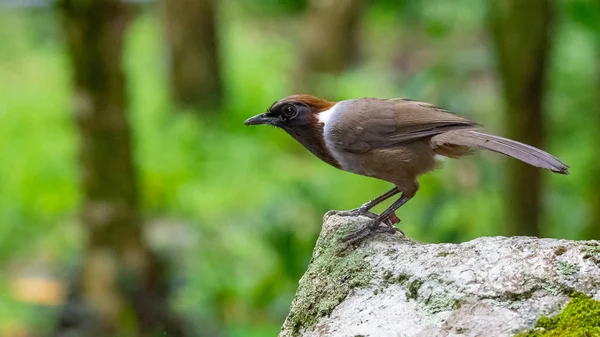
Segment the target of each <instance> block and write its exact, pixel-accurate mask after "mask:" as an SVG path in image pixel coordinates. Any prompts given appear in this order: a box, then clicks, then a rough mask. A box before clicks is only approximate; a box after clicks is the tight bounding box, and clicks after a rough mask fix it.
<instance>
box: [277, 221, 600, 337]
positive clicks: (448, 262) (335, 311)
mask: <svg viewBox="0 0 600 337" xmlns="http://www.w3.org/2000/svg"><path fill="white" fill-rule="evenodd" d="M324 220H325V221H324V224H323V229H322V231H321V234H320V236H319V239H318V241H317V244H316V247H315V249H314V251H313V257H312V260H311V262H310V265H309V266H308V269H307V271H306V273H305V274H304V276H303V277H302V279H301V280H300V282H299V287H298V290H297V293H296V297H295V298H294V300H293V302H292V305H291V310H290V313H289V315H288V317H287V318H286V320H285V323H284V325H283V327H282V329H281V332H280V334H279V336H280V337H287V336H290V337H296V336H306V337H308V336H344V337H358V336H369V337H376V336H386V337H387V336H407V337H408V336H423V337H432V336H514V335H515V334H518V333H522V332H526V331H528V330H531V329H534V328H535V327H536V323H537V322H538V320H539V319H540V317H542V316H548V317H550V316H554V315H557V314H559V313H560V312H561V311H562V310H563V309H564V308H565V306H567V304H568V303H569V301H570V300H571V296H572V294H581V295H582V296H583V295H587V296H589V298H590V301H593V300H600V241H569V240H555V239H538V238H534V237H511V238H507V237H482V238H478V239H475V240H473V241H469V242H465V243H461V244H423V243H419V242H416V241H413V240H410V239H407V238H404V237H403V236H402V235H401V234H400V233H397V234H389V233H380V234H374V235H371V236H369V237H368V238H366V239H365V240H363V241H362V242H361V243H360V244H357V245H347V244H345V243H344V242H343V241H342V240H341V238H343V237H344V236H345V235H347V234H348V233H350V232H351V231H352V230H354V229H355V228H358V227H359V226H364V225H365V223H366V222H367V221H368V220H369V219H368V218H363V217H343V216H339V215H336V213H335V212H329V213H328V214H326V215H325V218H324ZM584 298H588V297H585V296H584ZM592 299H593V300H592ZM594 303H597V302H594ZM599 314H600V312H599ZM537 329H538V330H540V329H542V328H537ZM599 329H600V328H599Z"/></svg>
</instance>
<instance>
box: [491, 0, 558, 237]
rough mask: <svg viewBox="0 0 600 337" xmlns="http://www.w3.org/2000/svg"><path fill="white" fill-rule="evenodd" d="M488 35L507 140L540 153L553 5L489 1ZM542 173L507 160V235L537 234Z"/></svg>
mask: <svg viewBox="0 0 600 337" xmlns="http://www.w3.org/2000/svg"><path fill="white" fill-rule="evenodd" d="M491 4H492V13H491V14H492V31H493V35H494V40H495V41H494V42H495V45H496V51H497V55H498V67H499V72H500V75H501V78H502V82H503V85H504V98H505V101H506V111H507V116H508V124H507V136H508V137H509V138H512V139H515V140H518V141H521V142H524V143H526V144H529V145H533V146H535V147H539V148H542V149H543V148H544V144H545V141H544V138H545V131H546V130H545V118H544V91H545V87H546V73H547V71H546V70H547V63H548V59H549V53H550V31H551V23H552V16H553V11H554V8H553V7H554V2H553V0H527V1H522V0H503V1H491ZM542 174H543V173H542V170H540V169H538V168H536V167H533V166H529V165H526V164H523V163H521V162H519V161H516V160H510V161H509V163H508V172H507V175H508V177H507V184H508V186H507V193H506V197H507V206H508V209H507V214H508V219H507V233H508V234H509V235H535V236H538V235H539V233H540V227H539V226H540V213H541V208H542V192H543V186H542Z"/></svg>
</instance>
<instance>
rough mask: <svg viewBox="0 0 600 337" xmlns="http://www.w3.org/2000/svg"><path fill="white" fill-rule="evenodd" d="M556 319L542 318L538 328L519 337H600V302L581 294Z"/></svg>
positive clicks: (537, 325) (574, 297)
mask: <svg viewBox="0 0 600 337" xmlns="http://www.w3.org/2000/svg"><path fill="white" fill-rule="evenodd" d="M571 297H572V298H573V299H572V300H571V301H570V302H569V304H567V306H566V307H565V309H564V310H563V311H562V312H561V313H560V314H558V315H556V316H554V317H542V318H540V319H539V320H538V322H537V324H536V326H535V327H536V328H535V329H533V330H531V331H527V332H524V333H521V334H519V335H517V337H580V336H581V337H587V336H589V337H592V336H600V302H598V301H595V300H593V299H591V298H590V297H588V296H585V295H583V294H580V293H573V294H572V295H571Z"/></svg>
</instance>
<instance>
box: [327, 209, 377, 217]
mask: <svg viewBox="0 0 600 337" xmlns="http://www.w3.org/2000/svg"><path fill="white" fill-rule="evenodd" d="M335 214H337V215H340V216H361V215H362V216H366V217H367V218H371V219H375V218H377V214H375V213H372V212H369V211H368V210H367V209H366V208H365V207H362V206H361V207H358V208H355V209H351V210H348V211H336V212H335Z"/></svg>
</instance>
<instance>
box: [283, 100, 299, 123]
mask: <svg viewBox="0 0 600 337" xmlns="http://www.w3.org/2000/svg"><path fill="white" fill-rule="evenodd" d="M281 113H282V115H283V116H284V117H285V118H286V119H292V118H294V117H296V115H297V114H298V108H296V106H295V105H292V104H286V105H285V106H284V107H283V108H281Z"/></svg>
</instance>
